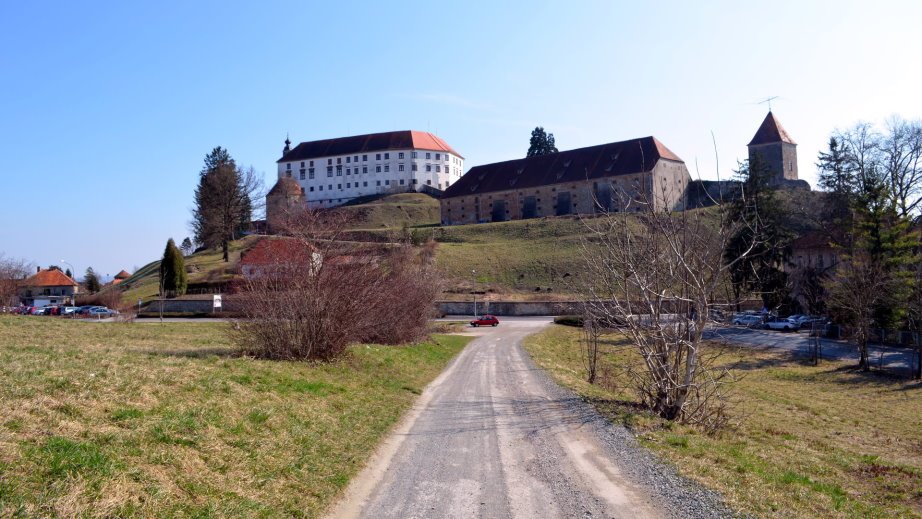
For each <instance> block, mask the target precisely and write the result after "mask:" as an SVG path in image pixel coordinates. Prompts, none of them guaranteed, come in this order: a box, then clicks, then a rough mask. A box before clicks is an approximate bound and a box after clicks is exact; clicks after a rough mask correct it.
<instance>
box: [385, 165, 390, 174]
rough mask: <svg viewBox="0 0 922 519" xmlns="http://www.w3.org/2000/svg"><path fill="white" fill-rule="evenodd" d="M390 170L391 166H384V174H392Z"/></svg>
mask: <svg viewBox="0 0 922 519" xmlns="http://www.w3.org/2000/svg"><path fill="white" fill-rule="evenodd" d="M390 170H391V165H390V164H385V165H384V172H385V173H388V172H390Z"/></svg>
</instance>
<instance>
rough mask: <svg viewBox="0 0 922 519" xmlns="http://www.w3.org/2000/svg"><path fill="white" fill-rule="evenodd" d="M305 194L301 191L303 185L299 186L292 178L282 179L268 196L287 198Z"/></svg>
mask: <svg viewBox="0 0 922 519" xmlns="http://www.w3.org/2000/svg"><path fill="white" fill-rule="evenodd" d="M303 192H304V190H303V189H301V184H298V181H297V180H295V179H293V178H291V177H282V178H280V179H279V180H278V182H276V183H275V185H274V186H272V189H270V190H269V193H268V195H267V196H272V195H285V196H298V195H300V194H302V193H303Z"/></svg>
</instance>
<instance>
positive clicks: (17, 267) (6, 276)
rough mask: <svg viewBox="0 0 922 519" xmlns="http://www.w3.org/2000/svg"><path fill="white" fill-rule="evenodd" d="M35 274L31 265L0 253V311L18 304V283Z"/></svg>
mask: <svg viewBox="0 0 922 519" xmlns="http://www.w3.org/2000/svg"><path fill="white" fill-rule="evenodd" d="M33 272H35V268H34V267H33V266H32V264H31V263H29V262H27V261H26V260H23V259H17V258H10V257H7V256H5V255H4V254H3V253H2V252H0V309H2V308H3V307H5V306H16V305H17V304H18V303H19V297H18V291H19V283H20V282H21V281H22V280H23V279H26V278H27V277H29V274H31V273H33Z"/></svg>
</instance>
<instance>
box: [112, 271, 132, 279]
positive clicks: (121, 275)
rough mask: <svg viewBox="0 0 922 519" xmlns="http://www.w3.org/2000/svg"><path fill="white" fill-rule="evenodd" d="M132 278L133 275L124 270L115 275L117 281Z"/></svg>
mask: <svg viewBox="0 0 922 519" xmlns="http://www.w3.org/2000/svg"><path fill="white" fill-rule="evenodd" d="M130 277H131V274H129V273H128V272H126V271H124V270H123V271H121V272H119V273H118V274H116V275H115V279H128V278H130Z"/></svg>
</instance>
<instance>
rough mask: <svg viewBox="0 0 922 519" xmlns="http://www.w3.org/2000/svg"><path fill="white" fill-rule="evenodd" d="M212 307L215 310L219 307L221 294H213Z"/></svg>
mask: <svg viewBox="0 0 922 519" xmlns="http://www.w3.org/2000/svg"><path fill="white" fill-rule="evenodd" d="M214 309H215V310H220V309H221V295H220V294H216V295H215V296H214Z"/></svg>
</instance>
